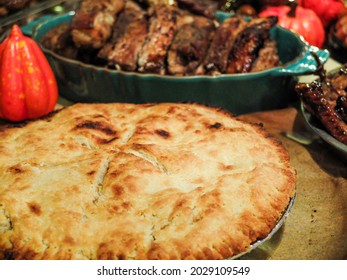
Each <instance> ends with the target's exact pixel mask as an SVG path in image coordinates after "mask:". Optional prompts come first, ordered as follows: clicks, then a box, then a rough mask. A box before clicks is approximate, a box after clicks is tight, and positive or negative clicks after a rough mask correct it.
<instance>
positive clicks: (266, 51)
mask: <svg viewBox="0 0 347 280" xmlns="http://www.w3.org/2000/svg"><path fill="white" fill-rule="evenodd" d="M279 65H280V58H279V56H278V53H277V44H276V41H274V40H271V39H267V40H266V41H265V42H264V46H263V47H262V48H261V49H260V50H259V54H258V57H257V58H256V60H255V61H254V63H253V65H252V69H251V72H258V71H263V70H266V69H270V68H273V67H276V66H279Z"/></svg>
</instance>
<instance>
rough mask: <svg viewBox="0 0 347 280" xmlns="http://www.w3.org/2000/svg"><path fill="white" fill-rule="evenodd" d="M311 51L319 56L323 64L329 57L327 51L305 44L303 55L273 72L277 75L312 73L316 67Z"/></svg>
mask: <svg viewBox="0 0 347 280" xmlns="http://www.w3.org/2000/svg"><path fill="white" fill-rule="evenodd" d="M311 52H314V53H316V54H317V56H318V57H319V60H320V61H321V63H322V64H324V63H325V62H326V61H327V60H328V58H329V51H328V50H322V49H319V48H317V47H314V46H307V48H306V50H305V52H304V55H303V57H301V58H300V59H299V60H297V61H296V62H294V63H291V64H289V65H288V66H285V67H284V68H281V69H280V70H279V71H277V72H275V73H276V74H277V75H285V76H287V75H288V76H297V75H310V74H313V73H314V72H315V71H316V69H317V62H316V60H315V58H314V57H313V55H312V54H311Z"/></svg>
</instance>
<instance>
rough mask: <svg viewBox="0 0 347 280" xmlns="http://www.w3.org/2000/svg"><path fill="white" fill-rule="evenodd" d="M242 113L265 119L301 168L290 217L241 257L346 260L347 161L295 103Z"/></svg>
mask: <svg viewBox="0 0 347 280" xmlns="http://www.w3.org/2000/svg"><path fill="white" fill-rule="evenodd" d="M239 118H240V119H243V120H246V121H250V122H255V123H263V125H264V126H265V129H266V130H267V131H268V132H269V133H270V134H272V135H273V136H275V137H276V138H277V139H279V140H280V141H281V142H282V143H283V145H284V146H285V147H286V148H287V149H288V151H289V154H290V156H291V163H292V165H293V167H294V168H295V169H296V170H297V173H298V183H297V190H296V199H295V202H294V206H293V208H292V211H291V212H290V214H289V216H288V217H287V219H286V222H285V223H284V225H283V226H282V227H281V228H280V230H279V231H278V232H277V233H276V234H275V235H274V236H273V237H272V238H271V239H270V240H269V241H266V242H265V243H263V244H262V245H261V246H259V247H258V248H257V249H255V250H253V251H252V252H250V253H249V254H247V255H245V256H243V257H242V258H241V259H285V260H305V259H307V260H310V259H315V260H317V259H318V260H320V259H323V260H338V259H347V162H344V161H343V160H342V159H340V158H339V157H338V155H337V154H336V153H335V152H334V151H333V150H332V149H331V148H330V147H329V146H328V145H327V144H326V143H325V142H322V141H321V140H320V139H319V138H314V137H313V138H312V137H311V136H312V135H311V134H310V129H309V128H307V127H306V125H305V123H304V120H303V117H302V115H301V113H300V112H298V110H297V109H296V108H288V109H283V110H277V111H272V112H260V113H253V114H249V115H243V116H239ZM303 136H304V137H303ZM293 139H297V140H293ZM298 140H299V141H300V142H302V143H299V142H298Z"/></svg>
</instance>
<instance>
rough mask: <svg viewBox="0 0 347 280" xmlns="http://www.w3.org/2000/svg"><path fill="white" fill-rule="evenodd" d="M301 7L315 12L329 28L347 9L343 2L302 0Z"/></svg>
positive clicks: (339, 0) (336, 0)
mask: <svg viewBox="0 0 347 280" xmlns="http://www.w3.org/2000/svg"><path fill="white" fill-rule="evenodd" d="M299 5H301V6H302V7H304V8H306V9H311V10H313V11H314V12H315V13H316V14H317V16H319V18H320V19H321V21H322V23H323V25H324V26H328V25H329V24H330V23H331V22H332V21H334V20H335V19H337V17H338V16H339V14H340V13H341V11H342V10H343V9H344V8H345V3H344V2H343V0H300V1H299Z"/></svg>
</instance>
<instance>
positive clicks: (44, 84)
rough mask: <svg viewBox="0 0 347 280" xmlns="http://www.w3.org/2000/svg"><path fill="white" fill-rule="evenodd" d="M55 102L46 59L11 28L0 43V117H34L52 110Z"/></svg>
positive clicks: (20, 34) (49, 69)
mask: <svg viewBox="0 0 347 280" xmlns="http://www.w3.org/2000/svg"><path fill="white" fill-rule="evenodd" d="M57 99H58V87H57V82H56V79H55V76H54V74H53V71H52V69H51V67H50V65H49V63H48V61H47V59H46V57H45V56H44V54H43V52H42V51H41V49H40V48H39V46H38V45H37V44H36V42H35V41H34V40H32V39H31V38H29V37H26V36H24V35H23V33H22V31H21V30H20V28H19V26H18V25H14V26H13V27H12V29H11V32H10V34H9V36H8V37H7V38H6V39H5V40H4V41H3V42H2V43H1V44H0V118H4V119H7V120H10V121H23V120H26V119H34V118H38V117H41V116H44V115H46V114H48V113H49V112H51V111H53V109H54V107H55V105H56V103H57Z"/></svg>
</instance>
